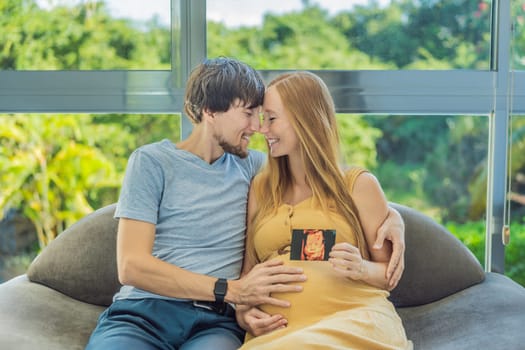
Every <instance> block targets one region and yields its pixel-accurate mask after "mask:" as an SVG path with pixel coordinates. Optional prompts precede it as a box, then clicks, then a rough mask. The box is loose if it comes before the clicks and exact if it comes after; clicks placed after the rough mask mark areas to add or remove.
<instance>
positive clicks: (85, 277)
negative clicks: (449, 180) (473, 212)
mask: <svg viewBox="0 0 525 350" xmlns="http://www.w3.org/2000/svg"><path fill="white" fill-rule="evenodd" d="M391 205H392V206H393V207H394V208H396V209H397V210H398V211H399V212H400V214H401V216H402V217H403V219H404V221H405V229H406V230H405V242H406V253H405V271H404V273H403V276H402V278H401V280H400V282H399V284H398V286H397V288H396V289H394V290H393V291H392V292H391V295H390V299H391V300H392V302H393V303H394V304H395V305H396V306H397V307H403V306H416V305H422V304H427V303H430V302H433V301H436V300H438V299H441V298H444V297H446V296H448V295H451V294H453V293H455V292H458V291H460V290H462V289H465V288H467V287H470V286H472V285H474V284H476V283H479V282H481V281H483V279H484V276H485V273H484V271H483V269H482V268H481V265H480V264H479V262H478V261H477V259H476V258H475V257H474V255H473V254H472V253H471V252H470V251H469V250H468V249H467V248H466V247H465V245H463V243H461V242H460V241H459V240H458V239H457V238H455V237H454V236H453V235H452V234H451V233H450V232H448V231H447V230H446V229H445V228H444V227H443V226H441V225H439V224H438V223H436V222H435V221H434V220H433V219H431V218H430V217H428V216H426V215H424V214H422V213H420V212H418V211H416V210H414V209H411V208H409V207H406V206H403V205H400V204H396V203H391ZM115 206H116V205H115V204H111V205H109V206H106V207H104V208H101V209H99V210H96V211H95V212H93V213H91V214H89V215H87V216H86V217H84V218H83V219H81V220H79V221H78V222H77V223H75V224H74V225H72V226H71V227H69V228H68V229H66V230H65V231H64V232H62V233H61V234H60V235H59V236H58V237H57V238H56V239H55V240H54V241H52V242H51V243H50V244H49V245H48V246H47V247H46V248H45V249H44V250H43V251H42V252H41V253H40V254H39V256H38V257H37V258H36V259H35V260H34V261H33V262H32V263H31V265H30V266H29V269H28V272H27V275H28V278H29V279H30V280H31V281H33V282H37V283H41V284H44V285H46V286H48V287H50V288H53V289H55V290H58V291H59V292H62V293H64V294H66V295H69V296H71V297H73V298H75V299H78V300H81V301H84V302H87V303H91V304H97V305H103V306H106V305H109V304H110V303H111V301H112V297H113V295H114V294H115V293H116V292H117V291H118V289H119V288H120V287H121V285H120V283H119V282H118V278H117V264H116V233H117V224H118V221H117V220H116V219H114V218H113V214H114V212H115Z"/></svg>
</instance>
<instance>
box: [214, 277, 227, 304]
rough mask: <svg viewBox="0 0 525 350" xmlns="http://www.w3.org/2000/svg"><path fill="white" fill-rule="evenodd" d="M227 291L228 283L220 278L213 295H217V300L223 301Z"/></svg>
mask: <svg viewBox="0 0 525 350" xmlns="http://www.w3.org/2000/svg"><path fill="white" fill-rule="evenodd" d="M227 289H228V282H227V281H226V280H225V279H224V278H219V279H218V280H217V282H215V289H214V290H213V294H215V300H218V301H223V300H224V296H225V295H226V290H227Z"/></svg>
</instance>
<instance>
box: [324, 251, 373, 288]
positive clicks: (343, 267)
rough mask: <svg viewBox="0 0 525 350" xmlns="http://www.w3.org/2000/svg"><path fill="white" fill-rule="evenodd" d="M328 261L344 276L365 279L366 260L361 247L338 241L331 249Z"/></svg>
mask: <svg viewBox="0 0 525 350" xmlns="http://www.w3.org/2000/svg"><path fill="white" fill-rule="evenodd" d="M328 261H329V262H330V263H331V264H332V266H333V268H334V269H335V270H336V271H337V272H338V273H340V274H341V275H343V276H344V277H347V278H350V279H352V280H364V279H365V278H366V275H367V271H368V269H367V265H366V263H367V262H366V261H365V260H364V259H363V257H362V256H361V253H360V252H359V249H358V248H357V247H356V246H353V245H351V244H350V243H347V242H344V243H337V244H336V245H334V246H333V247H332V250H331V251H330V258H329V259H328Z"/></svg>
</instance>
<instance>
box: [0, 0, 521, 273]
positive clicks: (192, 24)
mask: <svg viewBox="0 0 525 350" xmlns="http://www.w3.org/2000/svg"><path fill="white" fill-rule="evenodd" d="M492 18H493V20H492V35H491V36H492V42H491V46H492V47H491V53H492V55H491V56H492V59H491V66H490V69H489V70H485V71H483V70H475V71H474V70H445V71H443V70H439V71H431V70H427V71H393V70H378V71H369V70H353V71H338V70H331V71H316V73H318V74H319V75H320V76H321V77H322V78H323V79H324V80H325V81H326V83H327V85H328V86H329V88H330V90H331V92H332V93H333V95H334V100H335V104H336V108H337V111H338V112H340V113H374V114H383V113H387V114H401V113H403V114H425V115H429V116H430V115H432V114H440V115H447V114H450V115H457V114H470V115H483V116H487V115H488V116H489V128H490V130H489V135H490V136H489V157H488V163H487V167H488V170H489V177H488V186H487V212H486V218H487V219H486V220H487V225H486V227H487V231H486V246H485V248H486V249H485V270H486V271H494V272H501V273H503V272H504V250H505V248H504V245H503V243H502V236H501V235H502V228H503V224H504V222H503V221H504V220H503V218H504V217H505V213H504V210H505V202H506V179H507V178H508V173H507V168H508V165H507V158H508V157H507V154H508V130H509V121H510V117H511V115H512V114H525V71H517V72H514V71H511V69H510V64H509V62H510V59H511V58H510V46H511V42H510V41H511V31H512V29H511V23H512V22H511V15H510V2H509V1H500V0H493V4H492ZM171 29H172V33H180V37H179V36H176V35H174V34H172V48H171V50H172V64H171V67H172V68H171V70H168V71H147V70H146V71H131V70H128V71H126V70H119V71H114V70H109V71H0V113H33V112H39V113H51V112H53V113H182V112H183V105H184V103H183V98H184V82H185V81H186V78H187V76H188V74H189V72H190V70H191V67H193V66H194V65H196V64H197V63H198V62H200V61H201V60H202V59H204V58H205V57H206V0H171ZM281 72H282V71H273V70H263V71H261V74H262V75H263V77H264V79H265V81H269V79H271V78H272V77H273V76H275V75H276V74H278V73H281ZM181 124H182V126H181V127H182V130H181V137H182V138H185V137H186V136H187V135H188V134H189V132H190V131H191V127H192V125H191V123H190V122H189V120H188V118H182V123H181Z"/></svg>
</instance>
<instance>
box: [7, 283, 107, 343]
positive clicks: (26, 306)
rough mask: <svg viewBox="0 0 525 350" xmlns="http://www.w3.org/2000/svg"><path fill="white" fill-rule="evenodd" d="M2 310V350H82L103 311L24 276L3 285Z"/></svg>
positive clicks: (102, 308) (99, 307)
mask: <svg viewBox="0 0 525 350" xmlns="http://www.w3.org/2000/svg"><path fill="white" fill-rule="evenodd" d="M0 310H2V311H1V312H0V349H17V350H26V349H27V350H34V349H39V350H60V349H64V350H65V349H67V350H74V349H79V350H81V349H84V348H85V346H86V344H87V341H88V339H89V336H90V335H91V332H92V331H93V329H94V328H95V325H96V323H97V319H98V316H99V314H100V313H101V312H102V311H103V310H104V307H102V306H96V305H92V304H87V303H84V302H81V301H78V300H75V299H73V298H71V297H68V296H67V295H64V294H62V293H60V292H57V291H55V290H53V289H51V288H48V287H46V286H43V285H41V284H38V283H33V282H31V281H29V279H28V278H27V276H26V275H21V276H18V277H15V278H13V279H11V280H9V281H7V282H4V283H2V284H0Z"/></svg>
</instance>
